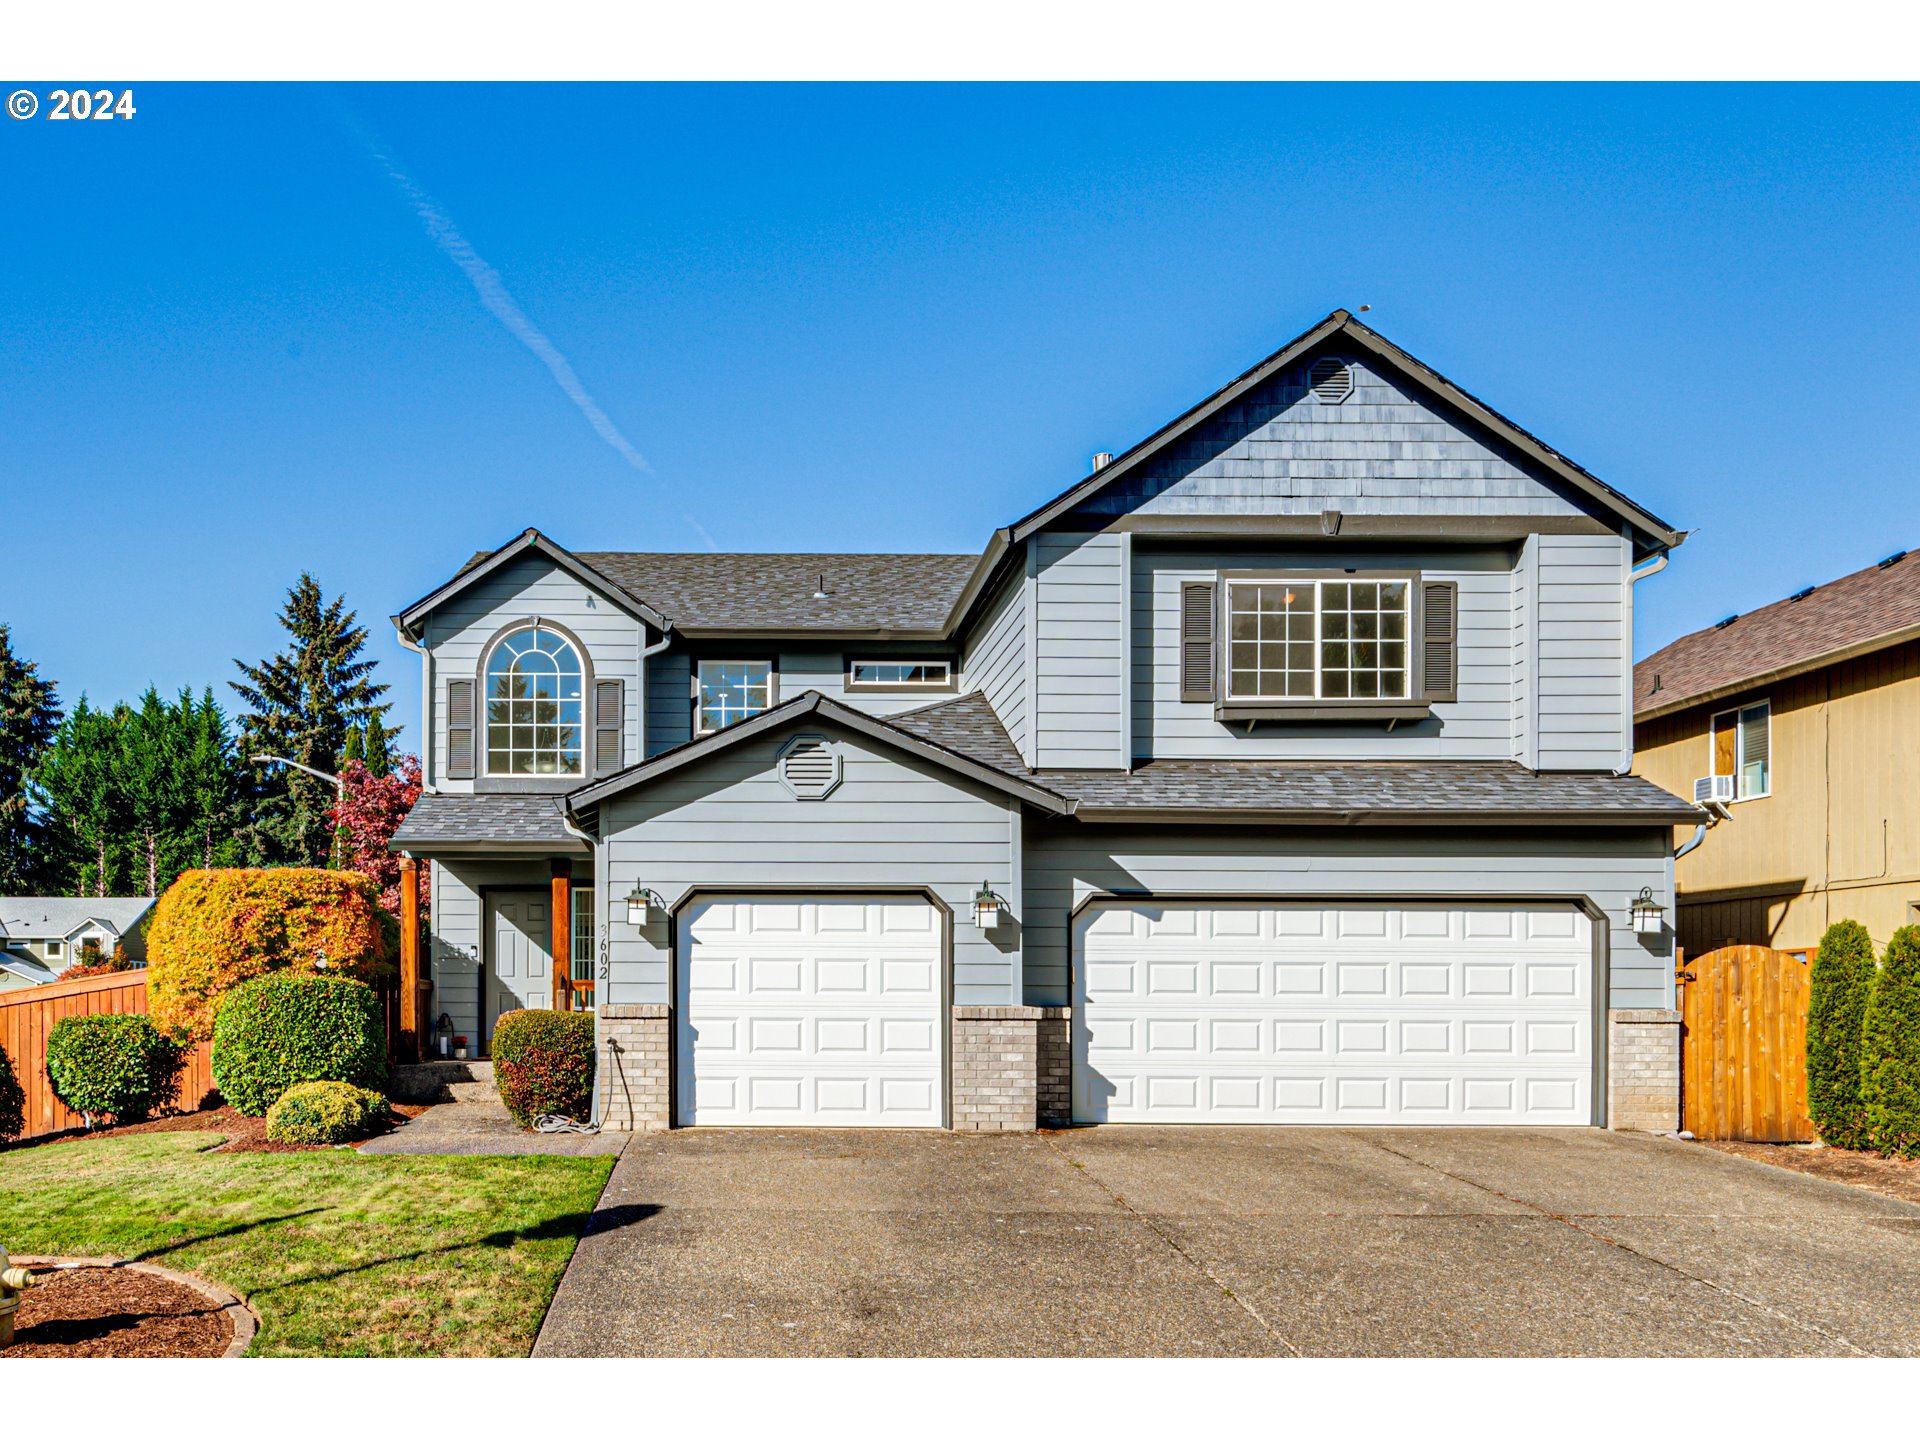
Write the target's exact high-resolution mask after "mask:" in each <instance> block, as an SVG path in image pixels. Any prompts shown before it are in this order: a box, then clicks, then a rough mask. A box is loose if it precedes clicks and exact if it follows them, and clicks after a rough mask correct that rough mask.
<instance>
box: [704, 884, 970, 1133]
mask: <svg viewBox="0 0 1920 1440" xmlns="http://www.w3.org/2000/svg"><path fill="white" fill-rule="evenodd" d="M941 950H942V936H941V923H940V917H939V915H938V914H937V913H936V912H935V910H934V908H933V906H931V905H929V904H928V903H927V902H926V901H924V900H914V899H905V898H902V899H871V900H868V899H840V898H824V897H823V898H819V899H803V898H798V897H783V896H733V897H729V898H726V899H716V900H701V901H697V902H695V903H694V904H693V905H690V906H689V907H688V908H687V909H686V911H685V912H684V913H683V914H682V915H681V917H680V922H679V927H678V933H677V934H676V936H675V952H676V961H675V963H676V965H677V967H678V972H679V973H678V994H679V996H680V1004H679V1006H678V1010H677V1014H678V1024H679V1036H678V1042H679V1043H678V1056H677V1066H678V1077H677V1082H676V1094H675V1099H676V1104H677V1109H678V1119H679V1123H681V1124H682V1125H849V1126H881V1125H901V1126H908V1125H917V1126H938V1125H940V1124H942V1123H943V1119H944V1104H943V1100H944V1089H945V1087H944V1085H943V1084H942V1076H943V1075H944V1073H945V1072H944V1067H943V1064H942V1057H943V1055H944V1054H945V1048H946V1047H945V1045H944V1044H943V1042H942V1026H941V1023H940V1019H941V1015H942V1013H943V1004H942V992H943V986H942V984H941V973H940V972H941V964H940V958H941Z"/></svg>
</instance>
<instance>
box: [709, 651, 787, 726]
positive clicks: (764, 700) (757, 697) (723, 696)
mask: <svg viewBox="0 0 1920 1440" xmlns="http://www.w3.org/2000/svg"><path fill="white" fill-rule="evenodd" d="M772 705H773V663H772V662H771V661H768V660H702V661H701V662H700V677H699V681H698V693H697V696H696V698H695V701H694V708H695V712H696V713H695V716H694V719H695V727H694V728H695V730H696V731H697V732H698V733H699V734H701V735H711V734H712V733H713V732H714V731H716V730H724V729H726V728H727V726H729V725H734V724H738V723H739V722H740V721H742V720H748V719H751V718H752V717H753V716H755V715H758V714H759V713H760V712H761V711H762V710H766V709H769V708H771V707H772Z"/></svg>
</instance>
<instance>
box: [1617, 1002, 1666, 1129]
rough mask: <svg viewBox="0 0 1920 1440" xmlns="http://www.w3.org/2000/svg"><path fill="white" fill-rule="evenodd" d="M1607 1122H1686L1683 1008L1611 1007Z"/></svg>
mask: <svg viewBox="0 0 1920 1440" xmlns="http://www.w3.org/2000/svg"><path fill="white" fill-rule="evenodd" d="M1607 1128H1608V1129H1609V1130H1657V1131H1673V1130H1678V1129H1679V1128H1680V1012H1679V1011H1678V1010H1609V1011H1608V1012H1607Z"/></svg>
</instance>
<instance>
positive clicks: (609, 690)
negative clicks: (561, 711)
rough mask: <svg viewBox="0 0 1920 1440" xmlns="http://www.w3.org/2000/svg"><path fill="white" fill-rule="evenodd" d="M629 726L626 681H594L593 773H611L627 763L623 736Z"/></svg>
mask: <svg viewBox="0 0 1920 1440" xmlns="http://www.w3.org/2000/svg"><path fill="white" fill-rule="evenodd" d="M626 729H627V682H626V681H624V680H596V681H594V682H593V773H594V774H595V775H611V774H612V773H613V772H614V771H616V770H618V769H619V768H620V766H621V765H622V764H623V763H625V762H624V758H623V757H622V755H621V740H622V738H623V737H624V736H625V734H626Z"/></svg>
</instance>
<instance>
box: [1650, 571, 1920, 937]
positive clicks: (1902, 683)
mask: <svg viewBox="0 0 1920 1440" xmlns="http://www.w3.org/2000/svg"><path fill="white" fill-rule="evenodd" d="M1634 704H1635V721H1634V723H1635V732H1636V734H1637V736H1638V741H1639V750H1638V754H1637V756H1636V761H1637V769H1638V770H1639V772H1640V773H1641V774H1642V775H1645V776H1646V777H1647V778H1648V779H1650V780H1652V781H1653V782H1654V783H1655V784H1658V785H1664V786H1666V787H1667V788H1669V789H1671V790H1675V791H1678V792H1680V793H1682V794H1694V793H1696V792H1697V793H1698V794H1699V795H1700V796H1701V797H1702V798H1708V799H1710V798H1714V797H1716V796H1717V797H1718V798H1719V799H1720V801H1721V802H1722V803H1723V804H1724V805H1725V806H1726V814H1727V815H1728V817H1729V820H1728V822H1727V823H1725V824H1720V825H1716V826H1715V827H1714V828H1713V830H1712V832H1711V833H1710V834H1709V835H1708V836H1707V837H1706V839H1705V841H1704V843H1702V844H1700V845H1697V846H1694V847H1692V848H1690V849H1689V850H1687V852H1686V853H1685V854H1683V855H1682V856H1681V858H1680V860H1679V862H1678V865H1677V866H1676V878H1677V880H1678V884H1679V895H1678V897H1677V898H1678V910H1677V913H1676V916H1675V922H1674V923H1675V927H1676V929H1677V930H1678V932H1679V940H1680V943H1681V944H1682V945H1684V946H1686V947H1687V949H1688V950H1689V951H1692V952H1694V953H1696V954H1697V953H1699V952H1701V951H1705V950H1712V949H1716V948H1718V947H1719V946H1722V945H1771V946H1774V947H1776V948H1778V949H1782V950H1797V949H1808V948H1811V947H1813V946H1816V945H1818V944H1819V943H1820V937H1821V935H1822V934H1823V933H1824V932H1825V931H1826V928H1827V926H1829V925H1831V924H1832V923H1833V922H1834V921H1836V920H1858V921H1860V922H1861V923H1862V924H1863V925H1865V926H1866V927H1867V929H1868V930H1869V931H1870V932H1872V934H1873V937H1874V939H1875V940H1876V941H1878V942H1879V943H1880V944H1882V945H1884V944H1886V942H1887V939H1888V937H1889V936H1891V935H1892V934H1893V932H1894V931H1895V930H1897V929H1898V928H1899V927H1900V926H1902V925H1912V924H1915V923H1916V922H1920V825H1916V824H1915V823H1914V816H1915V815H1916V814H1917V813H1920V745H1916V744H1915V740H1914V737H1915V734H1916V733H1917V731H1916V726H1920V555H1910V554H1908V553H1907V552H1906V551H1904V550H1902V551H1897V552H1895V553H1894V554H1892V555H1888V556H1887V557H1885V558H1884V559H1882V560H1881V561H1880V562H1879V563H1878V564H1876V565H1870V566H1868V567H1867V568H1866V569H1864V570H1857V571H1855V572H1854V573H1853V574H1851V575H1843V576H1841V577H1840V578H1839V579H1838V580H1831V581H1828V582H1827V583H1826V584H1824V585H1809V586H1807V587H1806V588H1805V589H1803V590H1797V591H1795V592H1794V593H1793V594H1791V595H1789V596H1787V597H1785V598H1784V599H1781V600H1776V601H1774V602H1773V603H1772V604H1771V605H1764V606H1762V607H1761V608H1759V609H1758V610H1754V611H1752V612H1750V613H1748V614H1745V615H1730V616H1728V617H1727V618H1726V619H1724V620H1722V621H1720V622H1719V623H1717V624H1715V625H1711V626H1709V627H1708V628H1706V629H1704V630H1698V631H1695V632H1694V633H1693V634H1691V635H1683V636H1681V637H1680V638H1679V639H1678V640H1675V641H1674V642H1673V643H1672V644H1671V645H1668V646H1666V647H1665V648H1663V649H1661V650H1660V651H1658V652H1656V653H1655V654H1653V655H1649V656H1648V657H1647V658H1646V659H1645V660H1642V661H1641V662H1640V664H1639V665H1638V666H1636V667H1635V671H1634Z"/></svg>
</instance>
